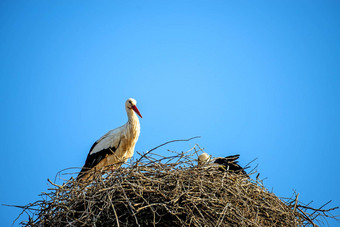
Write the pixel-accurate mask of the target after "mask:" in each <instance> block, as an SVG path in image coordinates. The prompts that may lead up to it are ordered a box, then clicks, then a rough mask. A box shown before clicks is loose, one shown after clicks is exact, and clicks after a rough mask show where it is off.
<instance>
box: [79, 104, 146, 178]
mask: <svg viewBox="0 0 340 227" xmlns="http://www.w3.org/2000/svg"><path fill="white" fill-rule="evenodd" d="M136 103H137V102H136V100H134V99H133V98H129V99H128V100H126V102H125V110H126V113H127V116H128V122H127V123H126V124H125V125H123V126H121V127H119V128H116V129H113V130H110V131H109V132H108V133H106V134H105V135H104V136H102V137H101V138H100V139H99V140H97V141H96V142H95V143H94V144H93V145H92V147H91V149H90V151H89V154H88V155H87V158H86V161H85V165H84V166H83V168H82V170H81V171H80V173H79V174H78V177H77V180H80V179H81V180H87V179H89V177H90V174H89V173H88V171H89V170H99V169H101V168H103V167H107V166H111V167H112V169H117V168H119V167H120V166H121V165H122V164H123V163H124V162H126V161H127V159H129V158H131V157H132V155H133V152H134V149H135V145H136V142H137V140H138V137H139V133H140V125H139V120H138V117H137V115H136V114H135V113H137V114H138V115H139V116H140V117H141V118H142V115H141V114H140V113H139V110H138V109H137V107H136Z"/></svg>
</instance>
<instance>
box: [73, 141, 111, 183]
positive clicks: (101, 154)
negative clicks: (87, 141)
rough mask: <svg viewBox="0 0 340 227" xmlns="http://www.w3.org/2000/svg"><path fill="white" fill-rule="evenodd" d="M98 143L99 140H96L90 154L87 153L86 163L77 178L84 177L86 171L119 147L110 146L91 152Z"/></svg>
mask: <svg viewBox="0 0 340 227" xmlns="http://www.w3.org/2000/svg"><path fill="white" fill-rule="evenodd" d="M96 145H97V142H95V143H94V144H93V145H92V147H91V149H90V152H89V154H88V155H87V158H86V161H85V165H84V166H83V168H82V169H81V171H80V173H79V174H78V176H77V179H80V178H82V177H83V176H84V175H85V173H86V172H87V171H88V170H90V169H92V168H93V167H94V166H96V165H97V164H98V163H99V162H100V161H101V160H103V159H104V158H105V157H106V156H107V155H110V154H112V153H113V152H115V151H116V150H117V149H116V148H115V147H109V148H106V149H103V150H101V151H98V152H96V153H93V154H91V151H92V149H93V148H94V147H95V146H96Z"/></svg>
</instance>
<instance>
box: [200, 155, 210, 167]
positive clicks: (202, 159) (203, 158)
mask: <svg viewBox="0 0 340 227" xmlns="http://www.w3.org/2000/svg"><path fill="white" fill-rule="evenodd" d="M210 158H211V156H210V155H208V154H207V153H205V152H204V153H202V154H200V156H198V164H199V165H203V164H205V163H207V162H209V161H210Z"/></svg>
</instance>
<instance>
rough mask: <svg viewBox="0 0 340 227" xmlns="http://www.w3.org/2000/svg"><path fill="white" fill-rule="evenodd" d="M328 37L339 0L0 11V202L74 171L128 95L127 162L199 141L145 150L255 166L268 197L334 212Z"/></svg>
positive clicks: (50, 5)
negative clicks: (135, 114)
mask: <svg viewBox="0 0 340 227" xmlns="http://www.w3.org/2000/svg"><path fill="white" fill-rule="evenodd" d="M339 29H340V3H339V1H310V0H308V1H225V0H223V1H197V0H195V1H182V0H181V1H175V0H171V1H57V2H51V1H34V0H32V1H8V0H2V1H1V2H0V58H1V60H0V75H1V81H0V86H1V87H0V94H1V111H0V122H1V129H2V130H1V137H0V138H1V159H0V163H1V165H0V168H1V169H0V170H1V173H2V174H1V175H0V182H1V187H0V203H1V204H3V203H5V204H18V205H24V204H27V203H29V202H33V201H35V200H37V199H39V197H38V194H40V192H42V191H47V188H48V187H49V186H48V184H47V181H46V180H47V178H50V179H53V178H54V176H55V174H56V173H57V172H58V171H59V170H61V169H64V168H67V167H76V166H78V167H80V166H82V165H83V164H84V161H85V158H86V155H87V153H88V150H89V148H90V147H91V145H92V143H93V142H94V141H95V140H96V139H98V138H99V137H100V136H102V135H103V134H104V133H106V132H107V131H108V130H110V129H112V128H116V127H118V126H120V125H122V124H124V123H125V122H126V113H125V109H124V102H125V100H126V99H127V98H129V97H133V98H135V99H136V100H137V101H138V108H139V110H140V112H141V113H142V115H143V117H144V118H143V119H141V136H140V139H139V141H138V143H137V146H136V150H138V151H140V152H143V151H146V150H148V149H150V148H153V147H155V146H157V145H159V144H161V143H163V142H166V141H168V140H172V139H184V138H189V137H192V136H196V135H200V136H202V138H201V139H198V140H195V141H191V142H189V143H183V144H181V145H169V146H168V147H166V148H163V149H159V150H158V152H160V153H161V152H163V151H164V150H165V149H167V148H169V149H174V148H175V147H177V148H178V149H182V150H187V149H189V148H191V146H192V145H194V144H195V143H199V144H200V146H202V147H204V148H205V150H206V152H208V153H210V154H212V155H213V156H226V155H231V154H240V155H241V158H240V162H241V164H243V165H245V164H246V163H248V162H249V161H251V160H253V159H254V158H258V160H257V163H258V164H259V168H258V170H259V172H260V173H261V177H262V178H264V177H267V178H268V179H267V180H266V181H265V184H266V186H267V187H268V188H269V189H270V190H271V189H273V191H274V193H276V195H278V196H284V197H289V196H291V195H292V194H293V190H296V191H297V192H298V193H300V196H299V199H300V200H301V201H303V202H306V203H307V202H310V201H311V200H313V201H314V203H313V204H314V205H315V206H319V205H322V204H323V203H325V202H327V201H328V200H333V201H334V202H333V203H332V205H333V206H337V205H340V193H339V186H340V179H339V174H340V170H339V161H340V121H339V116H340V108H339V98H340V30H339ZM177 148H176V149H177ZM19 211H20V210H19V209H16V208H8V207H4V206H0V220H1V221H0V222H1V226H8V225H10V224H11V222H12V221H13V220H14V218H15V217H16V216H17V215H18V214H19ZM335 214H339V212H338V211H337V212H335ZM337 225H339V224H338V223H335V222H331V226H337Z"/></svg>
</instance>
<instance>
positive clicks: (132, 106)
mask: <svg viewBox="0 0 340 227" xmlns="http://www.w3.org/2000/svg"><path fill="white" fill-rule="evenodd" d="M136 104H137V101H136V100H134V99H133V98H129V99H128V100H126V102H125V108H126V109H127V110H133V111H135V112H136V114H138V115H139V116H140V117H141V118H143V117H142V115H141V114H140V113H139V110H138V109H137V106H136Z"/></svg>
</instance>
